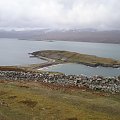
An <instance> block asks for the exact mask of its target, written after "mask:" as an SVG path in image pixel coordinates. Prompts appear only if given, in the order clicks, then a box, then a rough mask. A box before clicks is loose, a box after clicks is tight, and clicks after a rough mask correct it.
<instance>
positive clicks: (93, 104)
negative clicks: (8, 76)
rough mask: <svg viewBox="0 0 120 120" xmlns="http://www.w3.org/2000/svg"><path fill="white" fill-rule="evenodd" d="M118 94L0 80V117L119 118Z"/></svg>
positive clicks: (55, 119)
mask: <svg viewBox="0 0 120 120" xmlns="http://www.w3.org/2000/svg"><path fill="white" fill-rule="evenodd" d="M119 98H120V95H110V96H107V95H105V96H101V95H100V94H99V93H98V94H97V93H95V94H93V93H92V92H87V91H82V90H75V89H71V90H65V89H59V90H53V89H50V88H48V87H46V86H43V85H41V84H39V83H34V82H31V83H19V82H1V83H0V120H1V119H2V120H119V118H120V114H119V113H120V99H119Z"/></svg>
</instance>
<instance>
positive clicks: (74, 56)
mask: <svg viewBox="0 0 120 120" xmlns="http://www.w3.org/2000/svg"><path fill="white" fill-rule="evenodd" d="M32 54H33V55H38V56H39V55H40V56H43V57H47V58H51V59H55V60H61V59H65V60H66V62H75V63H86V64H91V65H94V64H107V65H115V64H119V65H120V61H117V60H113V59H111V58H102V57H97V56H93V55H87V54H79V53H76V52H69V51H59V50H45V51H37V52H33V53H32Z"/></svg>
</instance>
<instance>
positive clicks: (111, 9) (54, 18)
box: [0, 0, 120, 29]
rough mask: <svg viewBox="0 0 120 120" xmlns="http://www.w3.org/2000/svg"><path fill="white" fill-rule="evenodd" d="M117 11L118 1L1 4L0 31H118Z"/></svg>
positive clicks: (17, 1)
mask: <svg viewBox="0 0 120 120" xmlns="http://www.w3.org/2000/svg"><path fill="white" fill-rule="evenodd" d="M119 8H120V2H119V0H4V1H3V0H0V27H1V28H7V27H8V28H10V27H11V28H17V27H18V28H20V27H21V28H29V27H30V28H39V27H42V28H43V27H44V28H46V27H57V28H74V27H75V28H76V27H77V28H78V27H80V28H98V29H120V12H119Z"/></svg>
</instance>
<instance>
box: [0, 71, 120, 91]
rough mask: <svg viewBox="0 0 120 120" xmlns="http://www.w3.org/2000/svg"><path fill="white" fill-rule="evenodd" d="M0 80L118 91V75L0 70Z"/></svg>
mask: <svg viewBox="0 0 120 120" xmlns="http://www.w3.org/2000/svg"><path fill="white" fill-rule="evenodd" d="M0 80H13V81H26V82H29V81H35V82H43V83H50V84H57V85H62V86H75V87H79V88H81V87H84V88H86V89H90V90H94V91H102V92H109V93H120V76H118V77H103V76H97V75H96V76H92V77H87V76H85V75H65V74H55V73H54V74H53V73H49V72H45V73H44V72H41V73H37V72H36V73H35V72H34V73H32V72H22V71H0Z"/></svg>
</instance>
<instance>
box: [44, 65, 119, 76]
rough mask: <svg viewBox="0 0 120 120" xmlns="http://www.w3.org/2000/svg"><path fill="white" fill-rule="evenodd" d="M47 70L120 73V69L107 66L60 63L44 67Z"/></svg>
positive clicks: (90, 73) (89, 73)
mask: <svg viewBox="0 0 120 120" xmlns="http://www.w3.org/2000/svg"><path fill="white" fill-rule="evenodd" d="M43 70H45V71H58V72H62V73H65V74H74V75H78V74H84V75H87V76H93V75H102V76H118V75H120V69H118V68H114V69H113V68H110V67H109V68H105V67H88V66H85V65H81V64H72V63H68V64H59V65H54V66H50V67H48V68H43Z"/></svg>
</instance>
